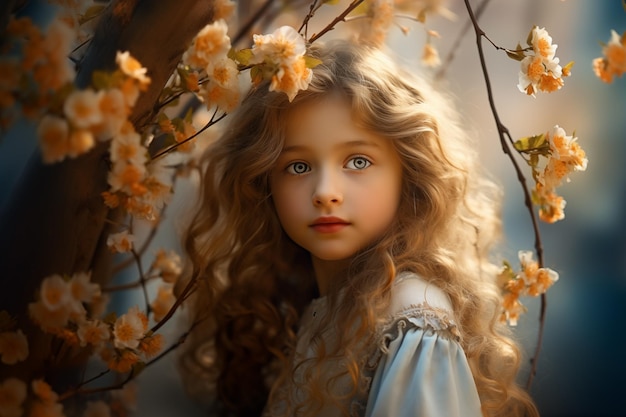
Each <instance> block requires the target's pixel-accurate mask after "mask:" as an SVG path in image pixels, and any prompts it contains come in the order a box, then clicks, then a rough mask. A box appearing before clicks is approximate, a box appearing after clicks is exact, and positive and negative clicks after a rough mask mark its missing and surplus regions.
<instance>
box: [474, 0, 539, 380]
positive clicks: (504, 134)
mask: <svg viewBox="0 0 626 417" xmlns="http://www.w3.org/2000/svg"><path fill="white" fill-rule="evenodd" d="M464 1H465V6H466V8H467V12H468V14H469V17H470V20H471V22H472V25H473V26H474V33H475V34H476V46H477V47H478V55H479V57H480V65H481V68H482V72H483V76H484V78H485V85H486V88H487V96H488V99H489V106H490V108H491V113H492V114H493V117H494V120H495V122H496V127H497V129H498V136H499V137H500V145H501V146H502V151H503V152H504V153H505V154H506V155H507V156H508V157H509V159H510V160H511V163H512V164H513V167H514V169H515V172H516V173H517V179H518V181H519V183H520V185H521V187H522V190H523V192H524V203H525V205H526V207H527V208H528V212H529V214H530V219H531V222H532V225H533V231H534V234H535V250H536V252H537V258H538V262H539V266H540V267H543V245H542V243H541V234H540V232H539V224H538V222H537V218H536V216H535V211H534V209H533V205H532V200H531V196H530V192H529V190H528V187H527V185H526V178H525V176H524V173H523V172H522V170H521V168H520V166H519V164H518V163H517V161H516V159H515V156H514V154H513V152H512V151H511V148H510V145H509V143H508V142H507V138H508V139H509V141H511V135H510V133H509V130H508V129H507V127H506V126H504V124H503V123H502V122H501V120H500V116H499V115H498V111H497V109H496V105H495V99H494V96H493V90H492V87H491V81H490V79H489V72H488V70H487V64H486V61H485V54H484V51H483V46H482V38H483V37H484V38H486V39H487V37H486V35H485V32H483V30H482V29H481V28H480V26H479V25H478V21H477V20H476V16H475V15H474V12H473V10H472V7H471V6H470V4H469V0H464ZM489 42H491V41H489ZM491 43H492V44H493V42H491ZM546 309H547V297H546V295H545V294H542V296H541V311H540V314H539V338H538V341H537V345H536V347H535V352H534V356H533V357H532V359H531V361H530V362H531V370H530V374H529V376H528V380H527V381H526V389H530V386H531V385H532V380H533V378H534V376H535V374H536V373H537V363H538V357H539V353H540V351H541V343H542V340H543V328H544V326H545V317H546V316H545V313H546Z"/></svg>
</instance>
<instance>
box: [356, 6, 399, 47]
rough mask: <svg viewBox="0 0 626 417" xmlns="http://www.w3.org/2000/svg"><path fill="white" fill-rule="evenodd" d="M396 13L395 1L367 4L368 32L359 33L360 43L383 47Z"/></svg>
mask: <svg viewBox="0 0 626 417" xmlns="http://www.w3.org/2000/svg"><path fill="white" fill-rule="evenodd" d="M394 13H395V10H394V0H370V1H369V2H367V17H368V18H369V19H368V30H363V31H361V32H360V33H359V42H360V43H365V44H370V45H373V46H377V47H380V46H382V45H383V44H384V43H385V40H386V38H387V32H389V28H390V27H391V25H392V24H393V19H394Z"/></svg>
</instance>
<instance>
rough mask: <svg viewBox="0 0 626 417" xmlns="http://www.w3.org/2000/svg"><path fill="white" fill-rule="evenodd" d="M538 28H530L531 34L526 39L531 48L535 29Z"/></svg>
mask: <svg viewBox="0 0 626 417" xmlns="http://www.w3.org/2000/svg"><path fill="white" fill-rule="evenodd" d="M536 27H538V26H537V25H535V26H533V27H532V28H530V32H528V36H527V37H526V43H527V44H528V45H529V46H532V45H533V31H534V30H535V28H536Z"/></svg>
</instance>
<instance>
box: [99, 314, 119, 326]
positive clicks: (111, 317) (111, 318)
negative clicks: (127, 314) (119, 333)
mask: <svg viewBox="0 0 626 417" xmlns="http://www.w3.org/2000/svg"><path fill="white" fill-rule="evenodd" d="M102 321H103V322H104V323H107V324H110V325H113V324H115V322H116V321H117V314H116V313H115V312H114V311H112V312H110V313H109V314H107V315H106V316H104V317H103V318H102Z"/></svg>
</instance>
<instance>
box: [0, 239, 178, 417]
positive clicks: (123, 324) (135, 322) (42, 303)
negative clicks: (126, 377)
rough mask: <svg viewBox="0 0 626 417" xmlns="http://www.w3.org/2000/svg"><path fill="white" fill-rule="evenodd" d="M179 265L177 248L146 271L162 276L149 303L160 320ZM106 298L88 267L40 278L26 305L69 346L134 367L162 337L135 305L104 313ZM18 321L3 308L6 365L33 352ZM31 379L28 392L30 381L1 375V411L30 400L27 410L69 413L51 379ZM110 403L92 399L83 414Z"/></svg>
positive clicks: (12, 412)
mask: <svg viewBox="0 0 626 417" xmlns="http://www.w3.org/2000/svg"><path fill="white" fill-rule="evenodd" d="M181 271H182V268H181V260H180V257H179V256H178V255H177V254H176V253H174V252H172V251H170V252H166V251H164V250H160V251H159V252H157V254H156V257H155V260H154V262H153V263H152V265H151V267H150V271H149V272H148V273H149V274H151V276H149V277H148V278H157V277H158V278H161V279H162V280H163V283H162V285H161V286H160V288H159V290H158V294H157V295H156V297H155V299H154V301H153V302H152V303H151V305H150V307H151V309H152V312H153V318H154V320H155V321H157V322H158V321H160V320H162V319H163V318H164V316H165V315H166V314H167V313H168V312H169V310H170V309H171V308H172V306H173V305H174V303H175V297H174V295H173V286H174V284H175V283H176V280H177V279H178V277H179V276H180V274H181ZM107 301H108V299H107V297H105V296H103V291H102V289H101V288H100V286H99V285H98V284H96V283H92V282H91V276H90V273H76V274H74V275H72V276H71V277H64V276H61V275H56V274H55V275H51V276H48V277H46V278H44V279H43V280H42V282H41V286H40V288H39V291H38V296H37V300H36V301H35V302H32V303H30V304H29V305H28V311H29V315H30V317H31V319H32V320H33V321H34V322H35V323H36V324H37V326H38V327H39V328H41V329H42V330H43V331H44V332H46V333H49V334H52V335H54V336H56V337H57V338H59V339H60V340H62V341H63V342H64V343H65V344H66V345H67V346H74V347H81V348H84V349H87V350H88V351H89V352H93V353H95V354H97V355H99V357H100V358H101V359H102V360H103V361H104V363H105V364H106V366H107V368H108V369H110V370H113V371H115V372H119V373H127V372H131V371H133V370H135V368H136V367H138V366H139V367H141V366H142V365H143V363H144V361H145V360H148V359H151V358H154V357H155V356H156V355H157V354H158V353H160V351H161V350H162V346H163V337H162V335H161V334H158V333H153V332H152V331H151V330H150V329H149V327H148V324H149V318H148V315H147V314H146V313H144V312H142V311H141V310H140V309H139V308H138V307H136V306H135V307H132V308H130V309H129V310H128V312H127V313H125V314H122V315H120V316H119V317H116V315H115V314H108V315H106V316H104V313H105V311H106V303H107ZM103 316H104V317H103ZM15 327H16V324H15V321H14V320H13V319H12V318H11V317H10V316H9V315H8V314H7V313H6V312H5V311H0V360H1V362H2V363H3V364H6V365H13V364H15V363H18V362H21V361H24V360H26V359H27V358H28V356H29V345H28V340H27V337H26V336H25V335H24V333H23V332H22V331H21V330H20V329H15ZM31 385H32V387H31V388H32V392H31V393H29V392H28V387H27V384H26V383H25V382H24V381H22V380H20V379H17V378H13V377H9V378H7V379H5V380H4V381H2V382H1V383H0V415H2V416H5V415H6V416H15V417H19V416H22V415H24V405H25V404H26V403H28V408H29V413H30V414H29V415H54V416H59V417H62V416H64V415H65V414H64V412H63V405H62V404H61V403H60V402H59V401H58V400H59V397H58V395H57V394H56V393H54V392H53V391H52V389H51V388H50V386H49V385H48V384H47V383H45V382H44V381H43V380H35V381H32V383H31ZM27 398H28V399H29V400H28V401H27ZM113 400H114V398H112V401H113ZM114 403H115V401H113V402H112V403H111V404H112V405H111V407H112V406H113V404H114ZM109 408H110V407H109V405H107V404H106V403H104V402H102V401H95V402H89V403H88V404H87V407H86V409H85V413H84V415H85V416H90V415H94V416H97V415H101V414H99V413H100V412H106V413H105V414H104V415H110V410H109ZM33 413H35V414H33ZM37 413H44V414H37Z"/></svg>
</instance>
